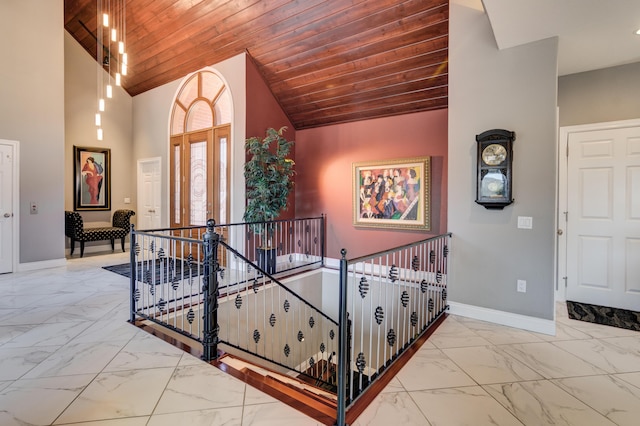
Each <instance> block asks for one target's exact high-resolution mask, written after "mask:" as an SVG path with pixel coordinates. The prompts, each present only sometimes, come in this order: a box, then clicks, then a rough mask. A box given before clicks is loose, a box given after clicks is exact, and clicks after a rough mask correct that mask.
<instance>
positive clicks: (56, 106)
mask: <svg viewBox="0 0 640 426" xmlns="http://www.w3.org/2000/svg"><path fill="white" fill-rule="evenodd" d="M63 33H64V19H63V2H62V0H49V1H41V0H20V1H18V0H11V1H0V52H2V59H1V60H0V139H9V140H16V141H19V142H20V165H19V167H20V190H19V191H20V194H19V199H20V202H19V204H20V205H19V210H20V215H19V218H18V219H19V221H20V231H19V232H20V236H19V240H20V254H19V262H20V264H26V263H31V262H43V261H49V260H54V261H57V260H62V259H64V240H65V239H64V214H63V210H64V187H65V181H64V167H63V164H64V152H65V150H64V42H63V40H64V37H63ZM30 202H36V203H37V205H38V214H33V215H32V214H30V211H29V203H30Z"/></svg>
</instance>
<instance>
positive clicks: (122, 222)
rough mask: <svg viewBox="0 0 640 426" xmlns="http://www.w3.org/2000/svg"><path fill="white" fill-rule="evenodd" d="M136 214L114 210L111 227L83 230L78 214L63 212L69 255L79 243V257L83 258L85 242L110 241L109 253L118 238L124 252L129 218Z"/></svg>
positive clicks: (129, 226) (129, 225) (129, 227)
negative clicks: (69, 240)
mask: <svg viewBox="0 0 640 426" xmlns="http://www.w3.org/2000/svg"><path fill="white" fill-rule="evenodd" d="M135 214H136V213H135V212H134V211H133V210H116V211H115V212H114V213H113V218H112V221H111V223H112V225H113V226H104V227H99V228H85V227H84V222H83V221H82V216H80V213H78V212H70V211H65V212H64V234H65V235H66V236H67V237H69V238H70V239H71V253H70V254H71V255H72V256H73V251H74V249H75V246H76V241H79V242H80V257H82V256H84V243H85V242H86V241H100V240H110V241H111V251H113V250H114V249H115V247H114V240H115V239H116V238H120V242H121V245H122V251H124V238H125V237H126V236H127V234H128V233H129V231H130V230H131V224H130V223H129V221H130V219H131V216H134V215H135Z"/></svg>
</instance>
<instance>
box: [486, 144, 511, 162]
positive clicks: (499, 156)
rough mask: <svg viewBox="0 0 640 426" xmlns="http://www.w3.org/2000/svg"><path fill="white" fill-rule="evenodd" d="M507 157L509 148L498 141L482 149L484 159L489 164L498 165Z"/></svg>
mask: <svg viewBox="0 0 640 426" xmlns="http://www.w3.org/2000/svg"><path fill="white" fill-rule="evenodd" d="M506 158H507V149H506V148H505V147H504V146H502V145H500V144H497V143H492V144H491V145H489V146H487V147H486V148H485V149H483V150H482V161H484V163H485V164H486V165H488V166H497V165H498V164H500V163H502V162H503V161H504V160H505V159H506Z"/></svg>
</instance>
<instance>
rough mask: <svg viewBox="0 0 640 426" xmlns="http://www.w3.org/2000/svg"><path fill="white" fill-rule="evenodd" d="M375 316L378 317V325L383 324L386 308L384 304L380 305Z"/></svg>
mask: <svg viewBox="0 0 640 426" xmlns="http://www.w3.org/2000/svg"><path fill="white" fill-rule="evenodd" d="M373 317H374V318H375V319H376V323H377V324H378V325H380V324H382V321H383V320H384V310H383V309H382V306H378V307H377V308H376V311H375V313H374V314H373Z"/></svg>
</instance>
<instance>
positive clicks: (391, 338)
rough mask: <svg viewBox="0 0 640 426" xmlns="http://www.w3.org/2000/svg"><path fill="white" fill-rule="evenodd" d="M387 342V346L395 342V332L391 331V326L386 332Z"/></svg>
mask: <svg viewBox="0 0 640 426" xmlns="http://www.w3.org/2000/svg"><path fill="white" fill-rule="evenodd" d="M387 343H389V346H393V345H395V344H396V332H395V331H393V328H390V329H389V332H388V333H387Z"/></svg>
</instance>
